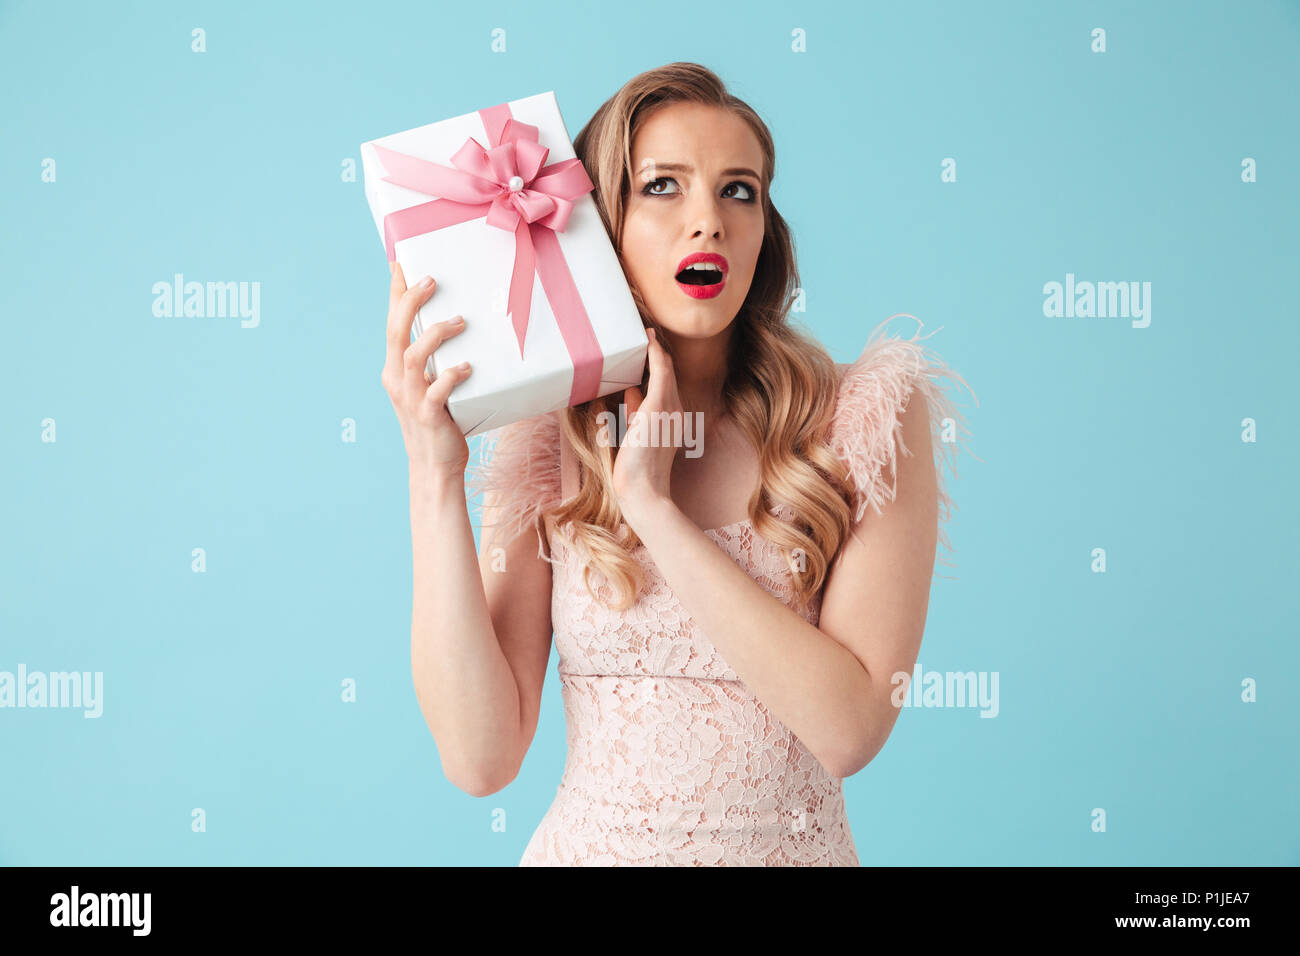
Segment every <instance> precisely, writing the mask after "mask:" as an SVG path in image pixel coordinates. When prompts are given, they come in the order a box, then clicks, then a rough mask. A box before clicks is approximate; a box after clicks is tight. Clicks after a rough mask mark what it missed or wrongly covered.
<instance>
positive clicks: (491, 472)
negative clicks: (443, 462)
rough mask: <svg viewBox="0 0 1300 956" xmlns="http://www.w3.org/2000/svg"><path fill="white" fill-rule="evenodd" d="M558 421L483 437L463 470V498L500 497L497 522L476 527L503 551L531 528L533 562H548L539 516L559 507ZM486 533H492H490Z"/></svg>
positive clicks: (552, 417) (540, 420)
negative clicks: (488, 494)
mask: <svg viewBox="0 0 1300 956" xmlns="http://www.w3.org/2000/svg"><path fill="white" fill-rule="evenodd" d="M561 437H562V435H561V432H560V420H559V418H558V415H557V413H556V412H547V413H545V414H543V415H537V416H534V417H533V418H526V419H523V420H522V421H518V422H512V423H511V424H509V425H504V426H502V427H501V428H497V429H493V430H492V431H489V432H486V433H485V434H483V435H482V436H481V439H480V442H479V446H478V454H477V456H475V455H473V454H471V456H470V463H469V467H468V468H466V469H465V487H466V493H467V494H468V495H469V497H470V498H476V497H479V496H480V495H483V494H485V493H486V492H488V491H496V492H498V493H499V495H500V498H499V502H500V505H499V507H498V508H497V509H496V514H495V520H494V521H492V522H491V523H490V524H483V523H482V518H484V517H485V516H484V515H483V509H482V504H483V502H482V500H480V502H479V515H480V526H481V527H482V528H483V529H484V534H488V535H489V540H490V541H491V542H492V544H493V545H500V546H502V547H504V546H505V545H507V544H509V543H510V542H512V541H514V540H515V539H516V538H517V537H519V535H521V534H523V533H524V532H525V531H527V530H528V528H529V526H530V525H531V526H533V527H534V528H536V530H537V556H538V557H539V558H542V559H543V560H546V561H550V560H551V559H550V558H548V557H547V556H546V553H545V549H544V547H543V539H544V536H545V533H546V528H545V525H544V523H543V522H542V520H541V519H542V511H543V509H545V508H548V507H552V506H553V505H556V504H558V503H559V502H560V496H561V490H560V440H561ZM489 529H490V532H489Z"/></svg>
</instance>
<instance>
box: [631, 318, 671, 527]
mask: <svg viewBox="0 0 1300 956" xmlns="http://www.w3.org/2000/svg"><path fill="white" fill-rule="evenodd" d="M646 334H647V336H648V337H649V340H650V346H649V352H648V356H647V358H648V361H649V365H650V382H649V384H648V385H647V386H646V395H645V396H644V397H643V396H642V395H641V389H639V388H637V387H636V386H635V385H633V386H632V387H631V388H628V389H625V390H624V392H623V404H624V405H625V411H626V415H627V434H626V435H625V436H624V437H623V443H622V444H621V445H620V446H619V449H618V454H617V455H615V456H614V496H615V497H616V498H617V499H618V504H619V508H620V510H622V512H623V519H624V520H625V521H627V523H628V525H629V526H630V527H631V528H632V530H633V531H636V530H637V525H638V523H639V522H640V521H643V520H645V519H646V518H647V517H648V516H649V514H650V513H651V512H653V510H654V509H655V508H656V507H659V506H661V505H663V504H665V503H670V502H671V501H672V496H671V495H670V493H669V487H670V485H671V478H672V469H673V462H674V461H675V460H676V458H677V452H678V448H677V447H676V444H675V441H680V439H681V435H682V424H683V420H684V417H685V416H684V412H683V410H682V402H681V399H680V398H679V397H678V395H677V376H676V374H675V373H674V372H673V360H672V359H671V358H669V356H668V353H667V351H665V350H664V347H663V346H662V345H660V344H659V340H658V339H657V338H656V337H655V330H654V329H647V330H646ZM674 413H676V414H674ZM674 421H675V422H676V427H675V428H674V427H673V422H674ZM674 436H676V439H675V438H674Z"/></svg>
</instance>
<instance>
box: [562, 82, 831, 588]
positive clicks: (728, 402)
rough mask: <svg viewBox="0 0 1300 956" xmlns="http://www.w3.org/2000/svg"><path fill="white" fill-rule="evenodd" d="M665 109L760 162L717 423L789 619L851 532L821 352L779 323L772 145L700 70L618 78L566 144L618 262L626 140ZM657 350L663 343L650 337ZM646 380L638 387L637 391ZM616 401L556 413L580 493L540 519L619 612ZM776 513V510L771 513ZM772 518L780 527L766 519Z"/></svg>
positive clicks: (789, 257) (792, 283)
mask: <svg viewBox="0 0 1300 956" xmlns="http://www.w3.org/2000/svg"><path fill="white" fill-rule="evenodd" d="M677 102H691V103H701V104H705V105H709V106H716V107H719V108H722V109H725V110H730V111H732V112H733V113H735V114H737V115H738V116H740V117H741V118H742V119H744V120H745V122H747V123H748V124H749V126H750V127H751V128H752V129H753V131H754V134H755V136H756V137H757V138H758V142H759V144H760V146H761V148H762V152H763V169H762V171H761V172H762V180H763V182H762V188H761V189H760V194H761V196H762V202H763V222H764V232H763V243H762V247H761V249H760V250H759V254H758V263H757V266H756V268H755V270H754V279H753V284H752V286H751V287H750V290H749V293H748V295H747V296H746V297H745V301H744V304H743V305H741V307H740V311H739V312H738V313H737V314H736V317H735V319H734V320H733V322H734V328H733V331H732V337H731V343H732V344H731V351H730V355H729V356H728V363H727V369H728V370H727V378H726V381H725V383H724V385H723V400H724V403H725V407H726V410H727V413H728V414H729V415H730V416H731V417H732V419H733V420H734V421H736V422H737V423H738V426H739V428H740V430H741V432H742V434H743V435H744V436H745V437H746V438H747V439H748V440H749V442H750V443H751V444H752V445H753V447H754V448H755V449H756V450H757V451H758V453H759V458H760V471H761V478H760V481H759V486H758V488H757V490H756V491H755V492H754V494H753V496H752V497H751V498H750V500H749V502H748V511H749V520H750V521H751V522H752V524H753V528H754V530H755V531H756V532H757V533H758V534H759V535H761V536H762V537H763V538H765V539H766V540H768V541H770V542H772V543H773V544H774V545H776V546H777V547H778V548H780V549H781V551H782V552H783V553H784V555H785V558H786V562H787V566H788V567H789V569H790V571H791V574H792V578H793V582H794V590H795V600H796V602H797V603H799V604H800V606H801V607H805V608H806V607H807V602H808V601H809V600H810V599H811V598H812V597H813V596H814V595H815V594H816V593H818V592H819V591H820V590H821V587H822V585H823V584H824V582H825V580H826V577H827V575H828V574H829V571H830V568H831V565H832V563H833V559H834V557H835V556H836V555H837V554H838V553H839V550H840V545H841V543H842V542H843V541H844V539H845V538H846V537H847V535H848V534H849V533H850V530H851V528H852V509H851V505H852V493H853V492H852V487H851V480H850V475H849V470H848V466H847V465H846V464H845V463H844V462H843V461H842V460H841V459H840V458H839V456H837V455H836V454H835V453H834V452H833V451H832V449H831V446H830V444H829V441H830V428H831V420H832V416H833V414H834V410H835V401H836V394H837V386H838V383H839V374H838V372H837V370H836V367H835V362H834V360H833V359H832V358H831V356H830V354H829V353H828V352H827V351H826V350H825V349H824V348H823V347H822V346H821V345H820V344H819V343H818V342H817V341H816V340H815V339H813V338H811V337H810V336H808V335H807V334H805V333H804V332H801V331H799V330H796V329H795V328H794V327H793V326H791V324H790V322H789V318H788V316H789V311H790V307H791V305H792V304H793V302H794V297H795V296H796V295H797V291H798V288H799V275H798V270H797V268H796V264H795V251H794V242H793V239H792V237H791V234H790V229H789V227H788V226H787V225H786V222H785V220H784V219H783V218H782V217H781V215H780V213H778V212H777V210H776V207H775V206H773V205H772V199H771V195H772V193H771V189H770V187H771V183H772V179H773V176H774V173H775V164H776V153H775V146H774V144H773V141H772V134H771V133H770V132H769V131H768V128H767V125H766V124H765V123H764V122H763V120H762V119H760V118H759V116H758V114H757V113H756V112H755V111H754V110H753V109H752V108H751V107H750V106H749V105H748V104H747V103H745V102H744V101H742V100H740V99H738V98H737V97H735V96H733V95H731V94H730V93H729V92H727V89H726V87H725V86H724V85H723V83H722V81H721V80H720V79H719V78H718V77H717V76H716V75H715V74H714V73H713V72H711V71H710V70H708V69H706V68H705V67H703V66H700V65H698V64H695V63H671V64H668V65H667V66H662V67H659V68H658V69H653V70H648V71H646V72H644V73H641V74H640V75H638V76H636V77H633V78H632V79H631V80H629V81H628V82H627V83H626V84H625V85H624V86H623V87H622V89H620V90H619V91H618V92H617V93H615V94H614V95H613V96H612V97H610V99H608V100H607V101H606V102H605V103H604V104H603V105H602V106H601V107H600V108H599V109H598V110H596V113H595V115H593V116H592V118H591V120H590V121H589V122H588V123H587V124H586V126H584V127H583V128H582V131H581V132H580V133H578V136H577V138H576V139H575V140H574V143H573V145H574V149H575V151H576V152H577V155H578V158H579V159H581V161H582V164H583V166H584V167H585V168H586V170H587V173H588V175H590V177H591V179H592V182H593V183H594V184H595V187H596V188H595V190H594V192H593V198H594V200H595V203H596V206H597V208H598V209H599V210H600V215H601V219H602V221H603V222H604V225H605V229H606V231H607V232H608V233H609V236H610V239H611V241H612V242H613V244H614V248H615V249H616V250H617V251H618V255H619V261H620V263H622V264H623V265H624V272H625V273H626V272H627V268H626V264H625V263H623V248H622V234H623V224H624V218H625V210H626V205H627V201H628V198H629V192H630V189H631V188H632V177H633V170H632V154H631V147H632V140H633V137H634V136H635V135H636V132H637V130H638V129H639V128H640V126H641V124H642V123H644V122H645V120H646V119H647V118H648V117H649V116H650V115H651V114H652V113H653V112H654V111H656V110H658V109H660V108H662V107H664V106H666V105H668V104H670V103H677ZM629 285H632V294H633V298H634V299H635V301H636V304H637V308H638V310H639V311H640V313H641V318H642V321H643V322H644V323H645V324H646V326H647V327H653V328H656V329H658V325H657V324H656V322H655V320H654V317H653V316H652V315H650V314H649V312H648V311H647V309H646V307H645V303H644V301H643V300H642V297H641V295H640V292H639V290H637V289H636V287H635V284H633V283H632V282H631V278H630V276H629ZM659 341H660V342H661V343H662V344H663V345H664V347H665V348H667V349H668V350H669V354H671V347H670V345H669V339H668V338H666V337H665V336H663V335H659ZM648 382H649V369H648V368H647V370H646V373H645V375H644V377H643V379H642V382H641V389H642V393H643V394H644V393H645V390H646V388H647V385H648ZM622 397H623V396H622V392H615V393H613V394H610V395H607V396H604V397H602V398H598V399H595V400H593V401H590V402H587V403H585V404H582V405H577V406H573V407H570V408H568V409H567V410H565V412H564V413H563V417H562V432H563V440H567V441H568V443H569V445H570V446H571V448H572V449H573V452H574V456H575V458H576V460H577V463H578V471H579V482H578V492H577V494H576V495H575V496H573V497H572V498H570V499H569V500H568V501H566V502H562V503H560V504H559V505H558V506H552V507H549V508H546V509H543V514H544V515H549V516H550V517H551V518H552V519H553V520H554V521H555V522H556V526H557V528H562V529H564V531H565V533H566V535H567V537H568V538H569V540H570V541H572V542H573V544H574V545H575V546H576V548H577V549H578V550H579V553H581V554H582V555H583V557H584V558H585V567H584V570H583V581H584V583H585V584H586V586H587V590H588V591H589V592H590V593H591V595H592V597H593V599H594V600H598V601H601V602H602V603H604V604H605V605H606V606H607V607H613V608H615V609H617V610H626V609H627V608H628V607H630V606H631V605H632V604H633V603H634V602H635V600H636V598H637V595H638V593H639V592H640V590H641V586H642V584H643V583H644V574H643V571H642V568H641V566H640V565H639V564H638V563H637V562H636V560H635V559H634V558H633V557H632V555H631V551H632V549H634V548H636V547H637V545H639V544H640V539H639V538H638V537H637V535H636V534H635V532H633V531H632V530H631V528H630V527H627V526H626V525H622V524H621V522H622V515H621V512H620V510H619V506H618V502H617V500H616V499H615V497H614V495H613V493H612V492H611V488H612V487H613V469H614V460H615V457H616V454H617V449H616V448H615V447H612V444H613V443H611V442H609V441H608V430H607V429H606V430H605V433H604V437H603V438H602V424H603V422H604V421H608V419H602V417H601V416H602V413H604V412H609V413H611V414H613V415H617V411H618V403H619V402H621V401H622ZM778 506H785V507H784V508H780V507H778ZM773 508H777V509H778V510H779V511H781V512H782V513H785V514H789V515H791V517H789V518H788V519H787V518H782V517H777V516H775V515H773V514H772V513H771V509H773ZM596 575H599V576H600V577H602V578H603V579H604V580H605V581H606V582H608V584H609V585H610V587H612V589H613V591H614V595H615V600H614V601H613V602H610V601H608V600H605V598H604V597H603V596H602V595H601V594H600V593H598V589H597V588H595V587H593V585H592V581H593V577H594V576H596Z"/></svg>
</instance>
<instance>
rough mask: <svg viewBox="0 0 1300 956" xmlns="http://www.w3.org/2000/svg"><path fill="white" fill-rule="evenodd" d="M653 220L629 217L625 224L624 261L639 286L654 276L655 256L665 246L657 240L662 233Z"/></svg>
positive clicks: (647, 217) (640, 216) (642, 217)
mask: <svg viewBox="0 0 1300 956" xmlns="http://www.w3.org/2000/svg"><path fill="white" fill-rule="evenodd" d="M651 219H652V217H649V216H645V215H635V216H628V218H627V219H626V220H625V222H624V224H623V261H624V263H626V264H627V268H628V271H629V272H631V273H632V275H633V277H634V278H635V279H636V280H637V283H638V284H639V285H641V284H644V282H645V281H646V280H647V279H648V278H649V277H650V276H651V275H653V274H654V272H655V270H656V268H657V266H656V262H655V255H656V254H657V252H658V250H660V249H662V246H663V244H662V242H660V241H658V240H656V236H660V235H662V233H661V232H660V231H659V230H658V229H657V227H656V226H655V224H654V223H653V222H652V221H651Z"/></svg>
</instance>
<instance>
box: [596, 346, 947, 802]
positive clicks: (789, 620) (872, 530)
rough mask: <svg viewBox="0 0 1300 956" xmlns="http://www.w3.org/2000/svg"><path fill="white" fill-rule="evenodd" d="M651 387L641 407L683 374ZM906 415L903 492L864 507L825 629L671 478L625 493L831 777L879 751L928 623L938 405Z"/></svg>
mask: <svg viewBox="0 0 1300 956" xmlns="http://www.w3.org/2000/svg"><path fill="white" fill-rule="evenodd" d="M650 352H651V363H652V375H653V373H654V371H655V370H654V367H653V366H654V363H655V360H656V358H657V359H658V361H659V362H660V369H661V370H663V369H665V368H666V369H668V370H669V372H671V366H670V365H664V364H663V363H664V362H665V361H667V360H666V353H662V350H661V349H659V347H658V343H653V344H652V345H651V346H650ZM656 352H659V353H660V354H659V355H656ZM661 381H662V379H661ZM647 392H648V394H647V396H646V400H645V403H644V407H645V408H647V409H649V408H651V407H656V406H659V407H662V406H663V405H665V404H667V405H671V404H672V402H673V401H674V400H675V382H673V383H672V385H671V386H670V387H669V388H668V389H661V390H660V391H659V394H658V396H657V398H658V400H656V388H655V383H654V382H653V381H652V382H651V384H650V387H649V388H648V390H647ZM669 392H671V396H669V394H668V393H669ZM637 398H639V396H637ZM634 400H635V399H634ZM637 404H638V406H640V405H641V403H640V402H637ZM900 421H901V423H902V431H903V444H904V445H905V446H906V447H907V449H908V451H909V452H910V453H911V454H910V455H897V456H896V459H895V460H896V468H897V486H896V488H897V490H896V496H895V498H894V500H893V501H892V502H891V503H890V504H889V506H888V507H887V508H884V509H883V510H882V512H881V513H879V514H877V513H874V512H873V511H871V510H870V509H868V511H867V512H866V513H865V514H864V515H863V517H862V519H861V520H860V521H859V522H858V523H857V524H856V526H855V529H854V530H855V531H856V534H855V535H850V536H849V538H847V539H846V541H845V543H844V545H843V547H842V549H841V554H840V557H839V559H838V561H837V562H836V563H835V564H834V565H833V566H832V569H831V571H830V574H829V577H828V580H827V583H826V589H825V592H824V594H823V598H822V609H821V616H820V619H819V620H820V624H819V626H814V625H812V624H809V623H808V622H807V621H805V620H804V619H803V618H802V617H800V616H799V615H798V614H797V613H795V612H794V611H793V610H791V609H790V608H789V607H787V606H786V605H785V604H783V603H782V602H781V601H780V600H778V599H777V598H775V597H773V596H772V595H771V594H770V593H768V591H767V590H766V589H765V588H763V587H762V585H760V584H759V583H758V582H757V581H755V580H754V579H753V578H752V577H750V575H749V574H748V573H747V572H746V571H745V570H744V569H742V568H741V567H740V566H739V565H737V564H736V563H735V562H734V561H733V560H732V559H731V558H730V557H729V556H728V555H727V554H726V553H725V552H724V551H723V550H722V549H720V548H719V547H718V546H717V544H715V543H714V542H713V541H712V540H711V539H710V538H709V537H708V536H707V535H706V534H705V533H704V532H703V531H701V530H700V528H699V527H697V526H696V524H695V523H694V522H693V521H691V520H690V519H689V518H688V517H686V515H685V514H683V513H682V512H681V510H680V509H678V507H677V506H676V505H675V504H674V503H673V501H672V499H671V498H670V497H669V496H668V495H667V494H666V484H663V486H662V487H661V488H656V487H655V486H656V485H659V484H661V482H657V481H642V482H631V481H629V482H628V484H629V485H630V486H631V488H632V489H636V490H629V493H627V494H625V495H620V499H619V500H620V505H621V507H622V510H623V517H624V520H626V521H627V523H628V524H629V526H631V528H632V530H634V531H635V532H636V533H637V536H638V537H639V538H640V539H641V542H642V543H643V544H644V545H645V546H646V549H647V550H648V551H649V553H650V556H651V558H652V559H653V560H654V562H655V565H656V566H657V567H658V569H659V571H660V573H661V574H662V575H663V577H664V580H665V582H666V583H667V584H668V586H669V587H670V588H671V589H672V591H673V593H674V594H675V595H676V596H677V599H678V600H679V601H680V602H681V604H682V607H683V608H685V610H686V611H687V612H688V613H689V614H690V615H691V617H692V618H694V620H695V621H696V623H697V624H698V625H699V626H700V627H701V628H702V629H703V631H704V633H705V634H707V635H708V637H709V639H710V640H711V641H712V643H713V645H714V646H715V647H716V648H717V649H718V652H719V653H720V654H721V655H722V656H723V658H725V659H726V661H727V663H728V664H729V665H730V666H731V668H732V669H733V670H734V671H735V672H736V674H737V675H738V676H739V677H740V679H741V680H742V681H743V682H744V683H745V685H746V687H748V688H749V690H750V691H751V692H752V693H753V694H754V695H755V696H756V697H757V698H758V699H759V700H760V701H761V702H762V703H763V704H764V706H766V707H767V708H768V710H770V711H771V712H772V714H773V715H774V716H775V717H776V718H777V719H778V720H779V721H781V723H782V724H784V725H785V726H786V727H787V728H788V729H789V730H790V731H791V732H792V733H793V734H794V735H795V736H796V737H798V738H799V740H800V741H801V742H802V743H803V744H804V746H805V747H807V748H808V750H809V751H810V752H811V753H812V754H813V756H815V757H816V758H817V759H818V761H819V762H820V763H821V764H822V766H823V767H825V768H826V770H827V772H828V773H830V774H832V775H833V776H836V777H848V776H852V775H853V774H855V773H857V772H858V771H859V770H861V769H862V768H863V767H864V766H866V765H867V763H869V762H870V761H871V760H872V759H873V758H874V757H875V756H876V754H877V753H879V752H880V749H881V748H882V747H883V746H884V744H885V740H886V739H887V738H888V737H889V733H890V731H891V730H892V729H893V726H894V722H895V721H896V720H897V719H898V710H899V708H898V706H897V705H896V704H895V703H894V700H895V699H896V698H898V697H899V696H900V693H901V692H898V691H896V688H897V687H898V683H899V682H898V681H897V680H895V679H894V678H895V675H899V674H902V675H907V677H909V678H910V675H911V672H912V668H913V667H914V666H915V664H916V658H917V655H918V653H919V651H920V645H921V636H922V634H923V633H924V631H925V619H926V614H927V610H928V606H929V596H930V581H931V578H932V575H933V573H934V562H935V548H936V545H937V543H938V517H939V516H938V505H939V502H938V479H937V474H936V471H935V465H934V457H933V453H932V446H931V436H930V422H929V410H928V408H927V406H926V402H925V397H924V396H923V395H922V394H921V392H920V391H919V390H917V391H915V392H913V394H912V396H911V399H910V401H909V402H908V406H907V409H906V410H905V411H904V412H903V413H902V414H901V415H900ZM664 451H665V450H664V449H656V448H638V449H637V450H636V452H635V453H634V454H633V455H632V456H630V457H631V458H633V459H637V458H639V457H640V455H646V456H656V457H659V460H658V461H657V462H655V465H661V464H662V462H663V461H664V460H667V461H668V463H669V465H671V459H665V458H664V457H662V456H661V455H662V453H663V452H664ZM667 452H668V454H669V455H671V454H674V453H675V450H673V449H667ZM622 457H623V450H620V454H619V458H622ZM625 464H630V463H625ZM627 470H631V469H630V468H629V469H627ZM616 471H618V469H617V468H616ZM645 472H646V473H656V472H661V469H660V468H658V467H654V466H651V467H649V468H647V469H645ZM905 686H906V685H905V684H904V685H903V687H904V689H905Z"/></svg>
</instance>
